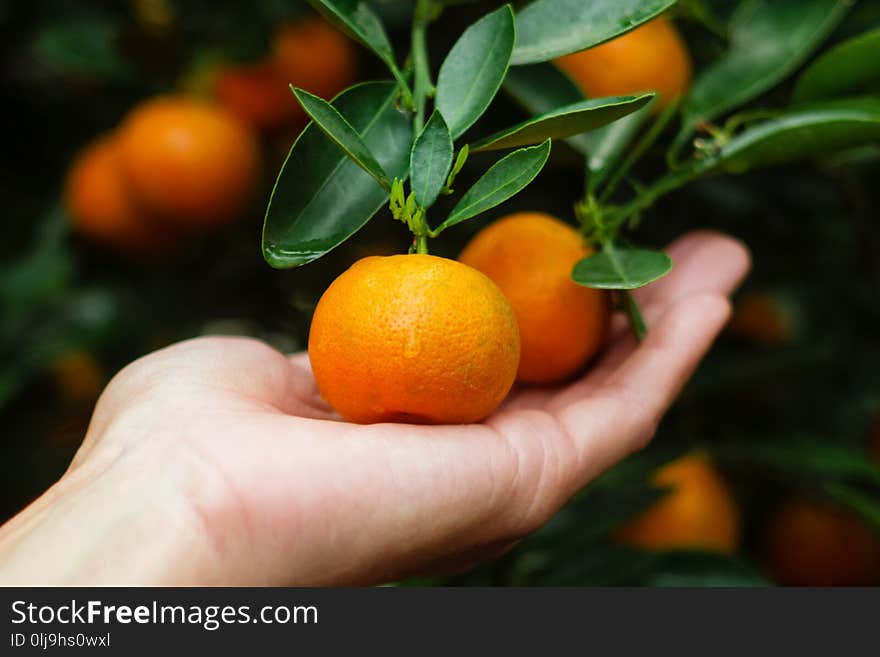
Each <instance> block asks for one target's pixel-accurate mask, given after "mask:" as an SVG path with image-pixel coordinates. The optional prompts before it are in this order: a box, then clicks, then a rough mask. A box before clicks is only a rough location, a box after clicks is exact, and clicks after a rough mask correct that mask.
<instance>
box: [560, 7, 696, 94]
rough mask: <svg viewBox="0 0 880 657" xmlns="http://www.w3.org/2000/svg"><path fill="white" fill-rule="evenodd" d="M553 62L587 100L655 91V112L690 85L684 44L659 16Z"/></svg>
mask: <svg viewBox="0 0 880 657" xmlns="http://www.w3.org/2000/svg"><path fill="white" fill-rule="evenodd" d="M556 64H557V66H559V68H561V69H562V70H563V71H565V72H566V73H568V75H569V76H571V78H572V79H573V80H574V81H575V82H576V83H577V84H578V85H579V86H580V87H581V89H582V90H583V92H584V94H585V95H586V96H587V97H589V98H598V97H602V96H627V95H630V94H634V93H639V92H645V91H656V92H657V93H658V94H659V99H658V102H657V107H659V108H662V107H665V106H666V105H668V104H669V103H670V102H672V101H673V100H674V99H675V98H677V97H679V96H681V95H682V94H684V93H686V92H687V90H688V87H689V86H690V82H691V59H690V55H689V53H688V50H687V46H686V45H685V43H684V41H682V39H681V36H679V34H678V31H677V30H676V29H675V26H674V25H673V24H672V23H671V22H670V21H669V20H668V19H667V18H665V17H664V16H660V17H658V18H655V19H654V20H651V21H648V22H647V23H645V24H643V25H640V26H639V27H637V28H636V29H634V30H632V31H630V32H627V33H626V34H623V35H621V36H619V37H617V38H616V39H612V40H611V41H608V42H607V43H603V44H601V45H598V46H596V47H595V48H590V49H589V50H582V51H581V52H576V53H573V54H571V55H566V56H565V57H560V58H559V59H557V60H556Z"/></svg>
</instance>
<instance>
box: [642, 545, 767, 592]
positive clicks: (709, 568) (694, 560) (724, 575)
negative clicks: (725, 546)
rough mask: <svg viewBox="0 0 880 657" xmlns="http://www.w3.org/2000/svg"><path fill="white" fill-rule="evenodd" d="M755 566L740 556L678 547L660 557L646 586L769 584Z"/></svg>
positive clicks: (647, 579) (645, 583) (647, 578)
mask: <svg viewBox="0 0 880 657" xmlns="http://www.w3.org/2000/svg"><path fill="white" fill-rule="evenodd" d="M768 584H769V582H768V581H767V580H766V579H765V578H764V577H762V576H761V575H760V574H759V573H758V572H757V571H756V570H755V568H754V567H753V566H751V565H750V564H749V563H747V562H746V561H743V560H742V559H740V558H738V557H731V556H727V555H722V554H715V553H713V552H700V551H697V550H680V551H679V550H676V551H672V552H664V553H661V554H660V555H658V556H657V562H656V563H655V565H654V568H653V572H651V573H650V574H649V575H648V576H647V577H646V580H645V582H644V585H645V586H665V587H692V586H724V587H730V586H767V585H768Z"/></svg>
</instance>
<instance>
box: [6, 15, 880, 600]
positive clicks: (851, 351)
mask: <svg viewBox="0 0 880 657" xmlns="http://www.w3.org/2000/svg"><path fill="white" fill-rule="evenodd" d="M374 4H375V6H376V7H377V9H378V10H379V11H381V13H382V15H383V18H384V19H385V20H386V23H387V25H388V27H389V32H390V33H391V36H392V39H393V40H394V41H395V42H397V43H401V42H402V41H403V39H404V38H405V36H406V31H407V29H408V20H409V16H408V11H409V4H410V3H408V2H397V1H395V0H385V1H380V2H376V3H374ZM493 4H499V3H492V2H489V3H478V4H477V5H475V6H467V5H465V6H460V7H459V6H455V7H451V8H449V9H448V10H447V14H446V15H444V18H443V20H441V21H439V22H438V23H437V26H436V28H435V29H434V30H433V31H432V44H433V45H434V46H436V47H437V49H438V51H442V50H444V49H445V48H447V47H448V45H449V44H450V43H452V41H454V39H455V38H457V36H458V34H459V33H460V31H461V29H462V28H463V27H464V26H465V25H467V24H468V23H469V22H470V21H471V20H473V19H474V18H475V17H477V16H479V15H481V14H482V13H484V12H485V11H487V5H493ZM710 4H711V5H713V10H714V11H715V12H717V14H718V15H719V16H722V17H723V16H724V15H725V12H728V11H729V10H730V8H731V6H732V5H733V4H735V3H733V2H726V1H723V0H719V1H718V2H713V3H710ZM878 5H880V3H874V2H866V3H861V4H860V5H858V6H857V7H856V8H855V9H854V10H853V11H851V12H850V13H849V14H848V17H847V18H846V19H845V21H844V22H843V24H842V25H841V26H840V27H839V28H838V29H837V30H836V31H835V32H834V33H833V35H832V37H831V42H832V43H833V42H836V41H840V40H842V39H845V38H846V37H848V36H851V35H853V34H857V33H859V32H861V31H864V30H866V29H869V28H872V27H877V26H880V6H878ZM677 24H678V26H679V28H680V30H681V31H682V33H683V34H684V36H685V39H686V40H687V42H688V45H689V47H690V49H691V51H692V54H693V56H694V59H695V62H696V66H697V69H699V67H700V65H701V63H703V62H706V61H710V60H711V59H712V58H713V57H715V56H717V54H718V52H719V50H720V49H721V48H722V47H723V43H722V42H721V41H720V39H719V38H718V36H717V35H715V34H713V33H712V31H711V30H708V29H706V26H705V24H702V23H701V22H699V21H696V20H693V13H692V12H683V14H681V15H679V16H678V21H677ZM0 37H2V38H0V53H2V56H0V95H2V98H3V100H4V110H5V111H4V115H5V116H6V117H7V118H6V123H5V125H6V130H5V131H4V139H3V145H2V149H0V207H2V208H3V212H2V217H3V218H2V228H0V521H5V520H6V519H8V518H9V517H11V516H12V515H14V514H15V513H16V512H17V511H19V510H20V509H21V508H23V507H24V506H25V505H26V504H28V503H29V502H30V501H31V500H32V499H33V498H35V497H36V496H38V495H39V494H40V493H41V492H42V491H43V490H45V489H46V488H47V487H48V486H49V485H51V484H52V483H53V482H54V481H56V480H57V478H58V477H59V476H60V475H61V474H62V472H63V471H64V470H65V468H66V467H67V464H68V463H69V461H70V459H71V458H72V456H73V454H74V452H75V451H76V449H77V447H78V446H79V444H80V442H81V440H82V438H83V436H84V434H85V431H86V427H87V425H88V421H89V417H90V414H91V411H92V408H93V406H94V403H95V401H96V399H97V398H98V396H99V394H100V392H101V390H102V388H103V387H104V386H105V385H106V383H107V382H108V381H109V379H110V378H111V377H112V376H113V374H114V373H115V372H117V371H118V370H119V369H120V368H121V367H123V366H124V365H125V364H126V363H129V362H131V361H132V360H134V359H136V358H137V357H139V356H141V355H143V354H145V353H148V352H150V351H152V350H155V349H157V348H160V347H162V346H164V345H167V344H170V343H172V342H175V341H178V340H181V339H185V338H189V337H192V336H197V335H202V334H207V333H211V334H217V333H227V334H244V335H251V336H255V337H258V338H261V339H263V340H266V341H268V342H270V343H271V344H273V345H274V346H276V347H277V348H279V349H281V350H283V351H288V352H290V351H296V350H300V349H303V348H304V346H305V344H306V339H307V336H308V325H309V319H310V316H311V313H312V310H313V309H314V306H315V304H316V303H317V300H318V298H319V297H320V295H321V293H322V292H323V290H324V289H325V288H326V286H327V285H328V284H329V282H330V281H331V280H332V279H333V278H334V277H335V276H337V275H338V274H339V273H341V272H342V271H343V270H344V269H345V268H347V267H348V266H349V265H350V264H351V263H352V262H353V261H355V260H357V259H358V258H361V257H363V256H365V255H368V254H390V253H399V252H405V250H406V249H407V247H408V234H407V230H406V228H405V227H404V226H403V225H401V224H400V223H399V222H395V221H392V220H391V217H390V214H388V213H387V211H385V210H383V211H381V212H380V213H379V215H377V217H376V219H375V220H374V221H372V222H371V223H370V224H368V226H367V227H366V228H365V229H363V230H362V231H361V232H360V233H359V234H358V235H357V236H356V237H355V238H354V239H353V240H350V241H349V242H347V243H345V244H344V245H342V246H341V247H340V248H338V249H336V250H335V251H333V252H332V253H331V254H330V255H328V256H327V257H325V258H323V259H321V260H319V261H317V262H315V263H312V264H309V265H307V266H305V267H302V268H300V269H295V270H288V271H275V270H272V269H271V268H270V267H269V266H268V265H267V264H266V263H265V262H264V260H263V258H262V255H261V251H260V231H261V226H262V217H263V213H264V211H265V207H266V203H267V200H268V196H269V193H270V191H271V188H272V184H273V182H274V178H275V175H276V174H277V172H278V170H279V168H280V166H281V163H282V162H283V159H284V156H285V155H286V153H287V150H288V149H289V147H290V145H291V144H292V143H293V140H294V139H295V137H296V135H297V134H298V132H299V131H300V130H301V129H302V127H303V126H304V124H305V122H304V119H303V116H302V114H301V112H300V111H299V109H298V107H297V106H296V104H295V101H294V99H293V97H292V95H291V94H289V92H288V91H287V89H286V82H293V83H294V84H297V85H298V86H301V87H304V88H306V89H308V90H311V91H313V92H314V93H317V94H319V95H322V96H325V97H332V96H333V95H335V94H336V93H337V92H338V91H340V90H341V89H342V88H344V87H346V86H349V85H350V84H352V83H353V82H355V81H356V80H365V79H371V78H379V77H384V75H383V71H382V69H381V67H380V64H378V63H377V62H376V61H374V60H373V58H371V57H370V56H369V55H368V54H367V53H366V52H364V51H363V50H362V49H360V47H359V46H357V45H355V44H353V43H352V42H350V41H348V40H347V39H346V38H345V37H344V36H342V35H340V34H339V33H338V32H336V31H335V30H334V29H333V28H330V27H329V26H327V25H326V24H325V23H323V22H322V21H321V20H320V19H317V18H316V17H315V16H314V14H312V13H311V12H310V11H309V9H308V8H307V6H306V5H305V3H302V2H298V1H296V0H258V1H254V2H242V1H240V0H239V1H235V0H212V1H210V2H209V1H207V0H187V1H186V2H184V1H182V0H178V1H174V0H126V1H121V0H119V1H115V2H110V1H105V2H101V1H98V0H92V1H87V0H37V1H34V2H4V3H2V4H0ZM169 93H175V94H182V95H186V96H187V97H191V98H197V99H200V103H202V104H200V105H199V107H200V108H201V109H199V110H198V111H196V112H194V113H193V114H192V115H191V119H192V120H193V121H194V122H196V123H197V126H198V127H197V129H198V130H206V131H211V130H217V131H219V132H218V134H222V135H223V136H221V137H218V138H217V139H218V141H220V142H223V140H228V143H229V144H230V148H233V149H234V148H240V149H244V151H245V152H248V153H255V155H254V157H253V158H252V160H253V161H252V162H251V163H250V164H251V166H250V167H249V168H247V167H246V170H236V169H235V166H236V163H239V164H240V159H238V158H237V159H235V161H234V162H232V163H230V161H229V159H228V158H222V157H216V156H215V154H214V153H211V152H207V153H196V154H194V155H193V161H194V162H198V163H201V166H203V167H209V168H211V167H219V168H223V167H225V169H223V170H222V171H221V170H218V171H217V172H216V177H215V178H214V179H215V180H230V181H239V182H240V183H241V185H240V193H239V195H238V196H233V197H224V198H220V199H218V198H214V197H212V196H211V192H210V190H208V191H204V190H202V192H201V196H197V197H193V198H190V199H188V202H187V203H185V204H184V205H186V207H185V208H184V209H182V210H180V211H179V212H177V210H176V209H173V208H172V210H169V213H171V214H175V221H174V222H173V227H172V226H171V222H168V221H166V219H167V218H163V217H160V216H150V217H145V218H144V217H137V218H136V219H137V221H135V223H137V222H140V221H142V220H143V222H146V224H147V225H149V226H150V227H151V228H150V230H143V229H142V224H138V225H139V226H141V227H140V228H137V229H135V228H132V223H131V221H130V220H131V219H132V216H131V214H132V213H134V212H135V211H134V210H132V209H131V208H129V207H127V206H126V205H125V203H124V200H123V199H120V198H118V195H117V196H114V189H115V188H114V187H113V185H114V184H115V183H114V182H113V181H114V176H117V177H118V175H119V172H118V167H117V159H116V158H124V157H135V156H132V155H131V152H130V151H132V150H136V151H138V152H139V153H141V152H146V153H149V147H150V143H151V142H150V138H149V134H146V135H144V134H143V133H138V132H137V130H136V129H135V127H132V126H133V125H134V124H135V123H137V122H138V120H140V123H141V124H143V125H149V124H150V121H153V125H159V126H160V127H161V125H162V121H163V120H166V119H167V117H168V116H169V115H173V114H174V113H175V112H182V113H185V111H186V108H184V107H177V106H173V105H167V104H166V105H162V103H161V101H155V100H154V99H155V98H156V97H157V96H160V95H166V94H169ZM772 93H774V94H780V97H781V96H783V95H785V94H787V93H788V91H787V89H786V88H785V87H784V86H783V87H782V88H780V89H779V90H776V91H774V92H772ZM765 102H767V103H772V102H773V99H772V98H770V99H765ZM206 108H208V109H206ZM490 116H491V119H490V120H489V121H488V124H494V123H497V124H498V126H503V125H505V124H509V123H510V122H511V120H516V119H518V118H521V117H522V116H523V114H522V112H521V110H519V109H518V108H517V107H516V106H515V105H514V104H513V103H512V102H511V101H510V100H509V99H507V98H505V97H499V99H498V100H497V101H496V103H495V107H494V108H493V111H492V112H490ZM145 117H146V118H145ZM231 117H234V118H231ZM488 124H487V125H488ZM144 129H146V128H144ZM212 134H213V133H212ZM139 140H140V141H139ZM110 144H113V145H114V146H113V148H111V147H110ZM126 149H128V151H129V152H128V155H126ZM248 149H250V150H248ZM147 159H148V157H147ZM475 159H476V158H475ZM142 164H143V163H142ZM143 166H145V167H146V166H147V164H144V165H143ZM230 167H232V168H230ZM580 167H581V162H580V159H579V157H578V156H577V155H576V154H575V153H574V152H573V151H568V150H566V148H565V147H564V146H561V145H560V147H559V148H557V149H555V153H554V156H553V158H552V160H551V163H550V165H548V167H547V168H546V169H545V170H544V172H543V173H542V174H541V176H540V177H539V178H538V179H537V181H536V182H535V184H533V185H532V186H531V187H529V188H527V190H526V191H525V192H524V193H522V194H521V195H520V196H518V197H517V198H515V199H514V200H513V201H511V202H508V203H507V204H505V205H504V206H502V207H501V208H499V209H497V210H496V211H495V212H494V213H490V215H489V216H486V217H483V218H481V219H480V220H477V221H474V222H469V223H468V224H465V225H463V226H461V227H460V229H456V230H452V231H447V232H446V233H444V235H443V238H442V239H441V240H438V243H437V244H436V245H432V250H433V251H434V252H436V253H438V254H439V255H447V256H450V257H454V256H455V255H457V253H458V250H459V249H460V248H461V246H462V245H463V244H464V242H465V241H466V240H467V239H468V238H469V237H470V236H472V235H473V234H474V233H475V232H476V231H477V230H479V228H481V227H482V226H483V225H485V223H487V222H488V221H491V220H492V219H493V218H495V217H498V216H501V215H503V214H507V213H509V212H511V211H513V210H520V209H534V210H542V211H547V212H551V213H554V214H556V215H557V216H560V217H563V218H565V219H567V220H572V219H573V214H572V204H573V202H574V201H575V200H576V199H577V198H578V196H579V195H580V194H581V185H582V173H581V169H580ZM662 167H663V158H662V152H658V153H657V154H650V155H649V157H648V158H647V160H646V161H645V162H643V164H642V165H641V171H640V175H644V176H645V177H647V178H650V177H651V176H652V175H654V174H655V173H656V172H658V171H661V170H662ZM144 175H145V176H147V177H149V172H147V173H145V174H144ZM210 175H211V176H214V173H213V172H211V174H210ZM469 175H471V174H470V173H469V170H468V169H465V171H464V172H463V174H462V177H463V179H464V180H465V181H467V180H468V176H469ZM242 180H245V181H246V182H241V181H242ZM145 184H147V185H150V184H153V188H154V189H155V188H156V187H158V188H159V189H160V191H161V190H163V189H164V190H166V191H167V189H168V188H173V187H174V185H173V184H172V182H171V181H168V180H162V179H161V176H160V177H159V180H158V181H155V180H153V181H150V180H147V181H146V182H145ZM462 184H463V185H464V184H466V182H463V183H462ZM231 187H235V185H234V184H233V185H231ZM878 190H880V148H878V147H877V146H876V145H866V146H865V147H864V148H860V149H857V150H856V151H851V152H847V153H845V154H842V155H839V156H835V157H833V158H826V159H823V160H821V161H817V162H813V163H809V164H803V165H797V166H787V167H780V168H775V169H770V170H765V171H762V172H759V173H757V174H749V175H744V176H739V177H734V176H725V177H717V178H713V179H710V180H707V181H703V182H700V183H697V184H693V185H691V186H689V187H686V188H685V189H683V190H680V191H679V192H676V193H674V194H672V195H670V196H669V197H668V198H666V199H664V200H663V201H662V202H661V203H660V204H659V205H658V206H656V207H655V208H654V209H653V210H651V211H650V212H649V213H648V215H647V216H646V218H645V220H644V222H643V225H642V226H641V227H640V229H639V232H638V240H639V242H640V243H644V244H648V245H654V246H658V247H659V246H662V245H664V244H666V243H668V242H669V241H671V240H672V239H674V238H675V237H676V236H677V235H679V234H681V233H682V232H685V231H687V230H691V229H694V228H712V229H717V230H722V231H726V232H729V233H731V234H733V235H735V236H737V237H739V238H741V239H742V240H744V241H745V242H746V243H747V244H748V246H749V247H750V248H751V250H752V253H753V256H754V270H753V272H752V274H751V276H750V278H749V280H748V281H747V283H746V285H745V286H744V288H743V289H742V290H741V292H740V293H739V294H738V295H737V298H736V300H735V302H736V310H735V314H734V317H733V320H732V322H731V324H730V326H729V328H728V330H727V332H726V333H725V335H724V336H723V337H722V339H721V340H720V342H719V343H718V345H717V346H716V348H715V349H714V351H713V352H712V353H711V355H710V356H709V358H708V359H707V361H706V362H705V364H704V365H703V367H702V368H701V370H700V371H699V373H698V375H697V376H696V378H695V379H694V380H693V382H692V383H691V385H690V386H689V387H688V388H687V389H686V390H685V392H684V393H683V395H682V397H681V399H680V401H679V402H678V403H677V405H676V406H675V407H674V409H673V410H672V412H671V413H670V414H669V416H668V417H667V418H666V420H665V421H664V422H663V424H662V426H661V428H660V431H659V432H658V434H657V436H656V438H655V440H654V442H653V443H652V445H651V446H650V447H649V448H648V449H647V450H645V451H644V452H643V453H640V454H638V455H636V456H634V457H632V458H631V459H629V460H628V461H626V462H625V463H623V464H621V465H620V466H619V467H617V468H615V469H614V470H612V471H611V472H609V473H607V474H606V475H605V476H604V477H603V478H601V479H600V480H599V481H597V482H596V483H595V484H594V485H591V486H590V487H589V488H588V489H587V490H585V491H583V492H582V493H581V494H580V495H579V496H578V497H577V498H576V499H575V500H574V501H573V502H572V503H571V504H570V505H569V506H568V507H567V508H566V509H564V510H563V511H562V512H561V513H560V514H559V515H558V516H557V517H556V518H554V519H553V520H552V521H551V522H550V523H549V524H548V525H547V527H545V528H544V529H542V530H541V531H540V532H538V533H537V534H536V535H535V536H533V537H530V538H528V539H526V540H525V541H524V542H523V543H522V544H520V545H519V546H518V547H517V548H516V549H514V550H513V551H512V552H511V553H510V554H508V555H506V556H505V557H503V558H501V559H499V560H497V561H496V562H493V563H489V564H485V565H482V566H480V567H478V568H477V569H475V570H474V571H472V572H469V573H466V574H463V575H458V576H455V577H449V578H430V579H417V580H412V581H411V582H407V583H408V584H410V583H412V584H434V583H442V584H482V585H485V584H495V585H505V584H525V585H532V584H534V585H541V584H562V585H567V584H598V585H719V584H720V585H764V584H772V583H781V584H818V585H822V584H852V585H869V584H876V583H877V582H878V577H880V539H878V531H880V493H878V491H880V471H878V469H877V466H876V464H877V463H880V340H878V338H877V331H878V327H880V303H878V302H880V295H878V283H880V260H878V258H877V254H878V253H880V228H878V226H877V205H878V202H880V191H878ZM230 193H231V192H230ZM162 201H163V199H161V198H160V199H158V201H157V203H158V204H161V202H162ZM171 201H172V202H173V201H174V199H171ZM172 204H173V203H172ZM218 208H220V209H218ZM233 209H234V210H235V212H232V211H231V210H233ZM152 214H153V215H155V214H158V213H155V212H154V213H152ZM872 460H873V463H872Z"/></svg>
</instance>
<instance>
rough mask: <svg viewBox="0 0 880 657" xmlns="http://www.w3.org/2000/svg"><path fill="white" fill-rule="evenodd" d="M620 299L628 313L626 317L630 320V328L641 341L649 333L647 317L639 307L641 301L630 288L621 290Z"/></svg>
mask: <svg viewBox="0 0 880 657" xmlns="http://www.w3.org/2000/svg"><path fill="white" fill-rule="evenodd" d="M620 300H621V304H622V305H623V311H624V312H625V313H626V319H627V321H628V322H629V328H630V330H631V331H632V332H633V335H635V336H636V340H638V341H639V342H641V341H642V340H644V339H645V336H646V335H647V334H648V327H647V325H646V324H645V318H644V316H643V315H642V311H641V309H640V308H639V303H638V301H636V298H635V297H634V296H633V295H632V292H630V291H629V290H621V292H620Z"/></svg>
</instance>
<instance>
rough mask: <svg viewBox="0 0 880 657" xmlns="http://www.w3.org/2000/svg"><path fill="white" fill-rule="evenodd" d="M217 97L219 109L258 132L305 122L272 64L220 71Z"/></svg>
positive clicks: (294, 100) (299, 109)
mask: <svg viewBox="0 0 880 657" xmlns="http://www.w3.org/2000/svg"><path fill="white" fill-rule="evenodd" d="M297 86H299V85H297ZM214 95H215V97H216V98H217V102H218V103H220V105H222V106H223V107H225V108H226V109H228V110H229V111H230V112H232V113H233V114H235V115H236V116H237V117H238V118H240V119H241V120H242V121H244V122H245V123H247V124H248V125H250V126H253V127H254V128H255V129H257V130H264V131H269V130H275V129H277V128H281V127H283V126H286V125H291V124H293V123H297V122H304V121H305V116H306V114H305V112H304V111H303V109H302V108H301V107H300V106H299V103H298V102H297V101H296V98H295V97H294V95H293V93H291V91H290V87H289V86H288V83H287V82H286V81H285V79H284V76H283V75H282V74H281V71H279V70H278V67H277V66H275V65H274V63H273V62H265V61H264V62H257V63H255V64H246V65H242V66H230V67H227V68H224V69H222V70H220V71H219V72H218V73H217V76H216V78H215V80H214Z"/></svg>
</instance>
